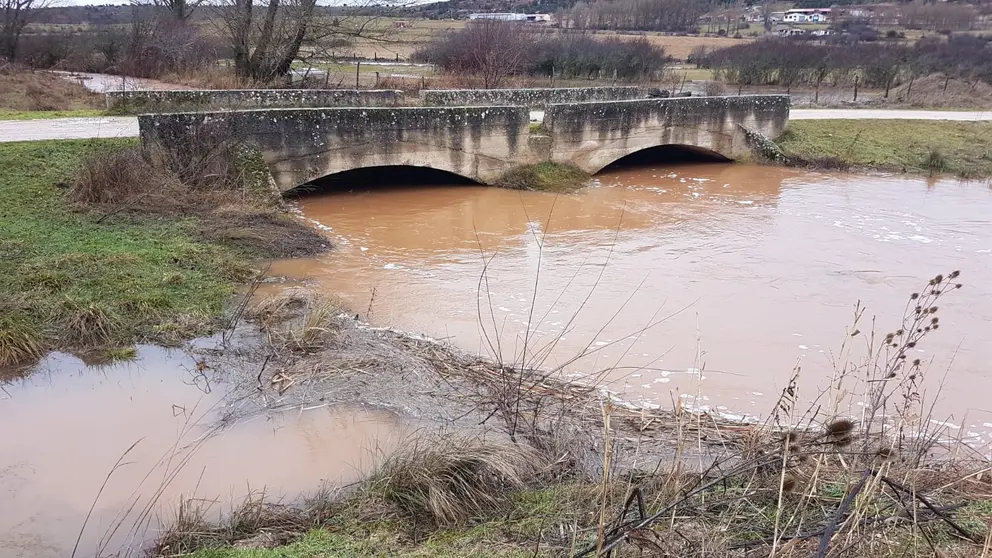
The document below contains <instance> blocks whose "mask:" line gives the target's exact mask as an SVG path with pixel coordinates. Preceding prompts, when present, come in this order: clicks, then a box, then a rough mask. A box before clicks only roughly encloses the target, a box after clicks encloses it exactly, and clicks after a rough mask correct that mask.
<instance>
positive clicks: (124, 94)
mask: <svg viewBox="0 0 992 558" xmlns="http://www.w3.org/2000/svg"><path fill="white" fill-rule="evenodd" d="M106 100H107V110H112V111H118V112H129V113H138V112H186V111H216V110H249V109H272V108H324V107H394V106H399V105H401V104H403V92H402V91H394V90H390V89H378V90H376V89H195V90H167V91H111V92H108V93H107V94H106Z"/></svg>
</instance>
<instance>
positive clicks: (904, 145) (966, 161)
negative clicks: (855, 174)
mask: <svg viewBox="0 0 992 558" xmlns="http://www.w3.org/2000/svg"><path fill="white" fill-rule="evenodd" d="M775 143H776V144H778V146H779V147H780V148H781V149H782V151H783V152H784V153H785V154H786V155H787V156H789V157H790V158H794V159H797V160H800V161H802V162H805V163H808V164H809V166H812V167H822V168H831V169H837V168H854V169H868V170H883V171H894V172H910V173H922V174H930V175H936V174H953V175H955V176H959V177H962V178H981V177H989V176H992V122H955V121H935V120H794V121H791V122H789V128H788V129H787V130H786V132H785V134H783V135H782V136H781V137H779V138H778V139H777V140H775Z"/></svg>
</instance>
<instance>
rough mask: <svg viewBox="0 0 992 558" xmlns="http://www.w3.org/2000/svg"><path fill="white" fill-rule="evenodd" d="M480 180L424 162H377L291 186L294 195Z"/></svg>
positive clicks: (471, 184)
mask: <svg viewBox="0 0 992 558" xmlns="http://www.w3.org/2000/svg"><path fill="white" fill-rule="evenodd" d="M479 184H480V182H479V181H478V180H475V179H473V178H471V177H468V176H464V175H461V174H458V173H456V172H452V171H450V170H445V169H439V168H435V167H429V166H420V165H374V166H366V167H358V168H354V169H349V170H344V171H339V172H334V173H331V174H328V175H325V176H322V177H319V178H315V179H313V180H310V181H309V182H306V183H303V184H301V185H299V186H297V187H295V188H292V189H290V190H287V191H286V192H284V193H283V195H284V196H288V197H292V196H299V195H306V194H309V193H316V192H321V193H323V192H340V191H351V190H364V189H367V188H368V189H372V188H389V187H396V186H398V187H406V186H435V185H436V186H473V185H479Z"/></svg>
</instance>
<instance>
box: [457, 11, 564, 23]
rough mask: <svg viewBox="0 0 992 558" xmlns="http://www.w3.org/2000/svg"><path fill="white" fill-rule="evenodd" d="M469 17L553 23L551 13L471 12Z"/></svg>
mask: <svg viewBox="0 0 992 558" xmlns="http://www.w3.org/2000/svg"><path fill="white" fill-rule="evenodd" d="M468 18H469V19H473V20H474V19H498V20H500V21H523V22H527V23H551V21H552V19H551V14H511V13H483V14H469V16H468Z"/></svg>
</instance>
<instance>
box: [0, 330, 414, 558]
mask: <svg viewBox="0 0 992 558" xmlns="http://www.w3.org/2000/svg"><path fill="white" fill-rule="evenodd" d="M138 357H139V358H138V359H137V360H136V361H135V362H131V363H123V364H114V365H108V366H86V365H85V364H83V363H82V362H81V361H80V360H79V359H77V358H75V357H72V356H69V355H64V354H58V353H56V354H52V355H50V356H49V357H47V358H46V359H45V360H44V361H42V362H41V364H40V365H39V366H38V370H37V371H36V372H35V373H34V374H32V375H31V376H30V377H28V378H27V379H24V380H20V381H15V382H13V383H10V384H7V385H5V386H4V389H3V391H0V423H2V424H4V425H5V428H4V434H3V439H2V446H0V447H2V452H0V499H2V501H3V505H2V506H0V556H3V557H4V558H8V557H24V558H29V557H30V558H42V557H45V558H47V557H52V558H55V557H65V556H69V555H70V554H71V553H72V550H73V546H74V544H75V542H76V537H77V535H78V534H79V532H80V529H81V528H82V526H83V524H84V520H85V518H86V514H87V511H88V510H89V509H90V506H94V508H93V514H92V516H91V517H90V519H89V522H88V523H87V524H86V530H85V531H84V532H83V534H82V537H81V539H80V543H79V550H78V552H77V556H95V555H104V556H109V555H113V554H114V553H116V552H118V551H121V550H122V549H127V548H131V549H132V550H133V551H134V554H135V555H139V556H140V555H143V554H141V553H140V552H139V551H138V549H139V547H140V546H141V544H142V543H144V542H145V541H147V540H148V539H149V538H153V537H154V534H155V532H156V529H157V528H158V526H159V524H160V520H163V519H164V520H165V521H166V522H168V521H169V519H170V518H171V517H172V516H173V514H174V513H175V511H176V509H177V506H178V503H179V502H180V501H181V500H189V499H194V501H197V502H200V503H201V504H202V505H206V506H208V507H209V509H210V514H209V517H211V518H217V517H218V516H219V514H220V513H221V512H222V511H227V510H229V509H230V506H231V503H232V502H238V501H240V499H241V498H243V497H244V496H245V495H247V494H248V493H249V492H258V491H262V490H264V491H265V493H266V494H267V495H268V496H269V497H270V499H272V500H279V499H280V498H283V497H287V498H288V499H290V500H292V499H293V498H296V497H297V496H298V495H300V494H302V493H308V492H313V491H314V490H316V489H318V488H319V487H320V486H321V483H322V482H327V483H332V484H342V483H346V482H350V481H353V480H356V479H358V478H359V477H361V476H362V474H363V472H367V471H368V470H369V469H370V468H371V467H372V466H373V464H374V462H375V460H376V459H378V458H379V457H380V456H381V455H382V454H383V452H388V451H389V450H390V449H391V448H393V447H395V446H396V445H397V444H399V443H400V442H401V441H402V439H404V438H405V437H406V436H407V435H408V433H409V432H410V431H411V427H410V426H409V425H407V424H404V423H401V422H400V421H399V420H398V419H397V418H396V417H395V416H394V415H391V414H389V413H386V412H380V411H372V410H368V409H364V408H360V407H356V408H340V407H338V408H331V407H319V406H317V408H308V409H306V410H304V411H301V410H299V409H293V410H290V411H285V412H281V413H272V414H269V415H264V416H259V417H257V418H254V419H251V420H249V421H247V422H235V423H233V424H231V423H228V421H225V420H224V417H225V416H229V412H230V411H231V410H232V409H235V408H236V407H237V406H238V402H237V401H230V400H226V399H225V398H224V394H225V392H226V386H224V385H223V384H221V383H216V380H215V379H214V378H212V375H213V374H212V372H211V371H209V370H208V371H202V370H198V367H197V361H196V360H194V359H193V358H192V357H190V356H188V355H186V354H184V353H183V352H180V351H170V350H164V349H160V348H157V347H139V354H138ZM132 444H133V445H134V447H133V448H132V449H131V450H130V451H128V448H130V447H131V446H132ZM118 460H120V462H121V464H120V465H119V466H118V467H117V468H116V469H115V463H118ZM111 472H113V474H112V476H111V477H110V479H109V480H108V482H107V484H106V486H105V487H103V488H102V489H101V484H102V483H103V482H104V479H105V478H106V477H107V475H108V474H110V473H111ZM98 494H99V498H97V495H98ZM94 502H95V504H94ZM142 514H144V515H142ZM111 533H113V535H112V536H111ZM101 548H102V549H103V553H100V552H98V549H101ZM121 555H122V556H123V555H128V554H127V553H126V552H122V554H121Z"/></svg>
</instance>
